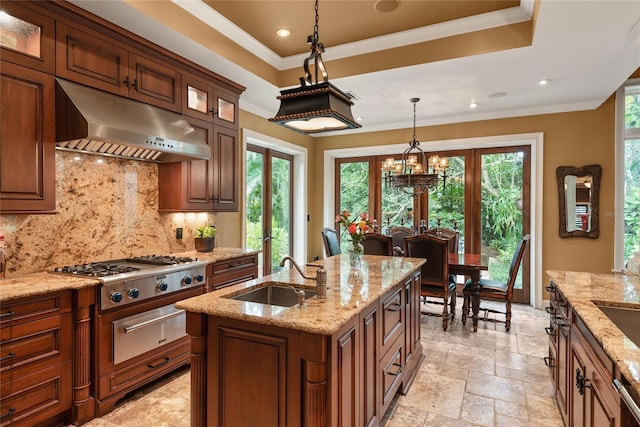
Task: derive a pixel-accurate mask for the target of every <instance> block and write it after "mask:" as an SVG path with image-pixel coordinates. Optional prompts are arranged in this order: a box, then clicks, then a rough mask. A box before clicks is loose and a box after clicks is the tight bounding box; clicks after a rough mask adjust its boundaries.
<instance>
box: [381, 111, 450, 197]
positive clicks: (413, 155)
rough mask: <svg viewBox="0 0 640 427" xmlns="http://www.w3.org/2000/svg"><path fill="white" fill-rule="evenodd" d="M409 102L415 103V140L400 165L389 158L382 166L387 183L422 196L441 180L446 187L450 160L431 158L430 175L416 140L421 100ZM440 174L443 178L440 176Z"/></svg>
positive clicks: (413, 139)
mask: <svg viewBox="0 0 640 427" xmlns="http://www.w3.org/2000/svg"><path fill="white" fill-rule="evenodd" d="M409 101H411V102H412V103H413V138H412V139H411V141H410V142H409V148H407V149H406V150H404V152H403V153H402V160H401V161H400V163H397V162H396V160H395V159H394V158H393V157H389V158H387V159H386V160H385V161H384V163H383V164H382V172H383V173H385V183H386V184H387V185H390V186H391V187H392V188H395V189H398V190H401V191H404V192H405V193H407V194H422V193H424V192H425V191H428V190H429V189H430V188H432V187H435V186H436V185H437V184H438V181H439V180H440V179H442V182H443V186H444V185H446V182H447V168H448V167H449V160H448V159H447V158H443V157H442V158H441V157H439V156H431V157H429V164H428V167H430V168H431V171H432V172H431V173H428V168H427V162H426V155H425V154H424V151H422V149H421V148H420V142H418V139H417V138H416V104H417V103H418V102H419V101H420V98H411V99H410V100H409ZM440 173H442V176H439V174H440Z"/></svg>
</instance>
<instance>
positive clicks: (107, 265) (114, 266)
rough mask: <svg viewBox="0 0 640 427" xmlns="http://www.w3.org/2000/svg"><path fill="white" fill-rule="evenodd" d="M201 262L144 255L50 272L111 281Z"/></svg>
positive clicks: (201, 262) (187, 258) (186, 266)
mask: <svg viewBox="0 0 640 427" xmlns="http://www.w3.org/2000/svg"><path fill="white" fill-rule="evenodd" d="M203 264H206V261H198V259H197V258H196V259H193V258H189V257H175V256H170V255H144V256H139V257H132V258H123V259H116V260H108V261H98V262H90V263H86V264H77V265H67V266H64V267H56V268H54V269H53V271H50V273H59V274H67V275H74V276H85V277H95V278H108V279H109V280H110V281H111V280H117V279H120V278H127V279H129V278H135V277H141V276H149V275H155V274H163V273H168V272H172V271H180V270H183V269H186V268H190V267H192V266H199V265H203Z"/></svg>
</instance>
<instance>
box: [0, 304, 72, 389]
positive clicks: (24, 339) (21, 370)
mask: <svg viewBox="0 0 640 427" xmlns="http://www.w3.org/2000/svg"><path fill="white" fill-rule="evenodd" d="M71 330H72V319H71V314H70V313H68V314H65V315H63V316H53V317H50V318H46V319H42V320H37V321H34V322H27V323H21V324H17V325H15V326H13V327H3V328H2V330H1V331H0V337H1V339H0V344H1V345H0V383H5V382H7V381H10V380H12V379H14V378H17V377H20V376H23V375H27V374H29V373H30V372H33V370H34V368H35V367H37V369H43V368H47V367H50V366H54V365H58V364H60V363H63V362H66V361H68V360H71V350H72V337H71Z"/></svg>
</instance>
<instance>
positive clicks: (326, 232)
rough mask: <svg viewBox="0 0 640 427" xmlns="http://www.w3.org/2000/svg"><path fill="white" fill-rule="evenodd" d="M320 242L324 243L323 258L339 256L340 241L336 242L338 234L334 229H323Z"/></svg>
mask: <svg viewBox="0 0 640 427" xmlns="http://www.w3.org/2000/svg"><path fill="white" fill-rule="evenodd" d="M322 241H323V242H324V252H325V254H326V255H325V256H327V257H330V256H334V255H338V254H340V240H338V232H337V231H336V229H335V228H331V227H325V228H323V229H322Z"/></svg>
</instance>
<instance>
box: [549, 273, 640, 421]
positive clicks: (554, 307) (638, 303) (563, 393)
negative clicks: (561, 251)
mask: <svg viewBox="0 0 640 427" xmlns="http://www.w3.org/2000/svg"><path fill="white" fill-rule="evenodd" d="M547 274H548V276H549V278H550V283H549V284H550V286H549V287H548V288H547V289H548V290H549V292H550V293H551V305H550V306H549V308H548V311H549V313H550V326H549V328H547V333H548V334H549V336H550V340H549V356H548V357H547V358H545V359H546V362H547V364H548V366H549V368H550V371H551V378H552V381H553V385H554V394H555V396H556V401H557V404H558V408H559V409H560V413H561V415H562V416H563V418H564V420H565V425H611V426H621V425H623V426H627V425H629V426H631V425H634V426H635V425H639V424H637V423H635V420H634V419H633V417H632V416H631V414H630V413H628V411H627V406H632V405H633V404H631V405H629V404H625V403H624V402H623V400H622V399H621V397H620V396H619V395H618V392H617V391H616V390H615V387H614V385H613V382H614V381H615V380H617V381H618V382H619V383H620V384H621V385H623V386H625V388H626V389H627V390H628V391H629V393H630V394H631V397H632V398H633V399H635V401H636V402H640V345H639V344H638V339H637V331H638V326H637V321H636V323H635V324H633V323H629V319H632V318H633V317H629V316H635V317H636V318H637V317H638V313H639V311H640V277H638V276H633V275H623V274H594V273H586V272H573V271H558V270H551V271H547ZM603 310H604V311H603ZM611 311H614V312H615V311H617V312H618V313H621V314H622V315H623V317H625V319H623V320H624V321H623V322H622V323H621V322H620V321H619V319H617V318H615V317H614V318H613V319H612V318H610V317H608V315H607V314H605V313H607V312H611ZM614 319H615V321H614ZM623 328H624V329H625V330H624V331H623ZM627 334H629V335H627ZM634 339H635V342H634V341H633V340H634ZM571 420H573V421H571ZM583 421H584V424H583Z"/></svg>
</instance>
